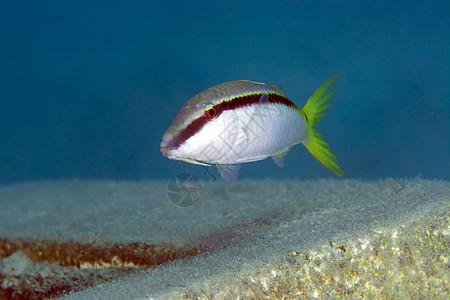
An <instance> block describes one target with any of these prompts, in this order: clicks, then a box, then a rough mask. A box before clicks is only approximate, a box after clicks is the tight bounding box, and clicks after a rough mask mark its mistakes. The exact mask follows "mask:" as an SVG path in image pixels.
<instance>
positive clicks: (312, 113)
mask: <svg viewBox="0 0 450 300" xmlns="http://www.w3.org/2000/svg"><path fill="white" fill-rule="evenodd" d="M336 77H337V74H334V75H333V76H331V78H330V79H328V80H327V81H325V82H324V83H323V84H322V85H321V86H320V87H319V88H318V89H317V90H316V91H315V92H314V94H313V95H312V96H311V97H310V98H309V100H308V102H306V104H305V107H303V112H304V113H305V115H306V120H307V122H308V126H309V134H308V138H307V139H306V141H305V142H304V143H303V144H304V145H305V146H306V148H308V150H309V152H311V154H312V155H313V156H314V157H315V158H316V159H317V160H318V161H319V162H320V163H321V164H322V165H324V166H325V167H326V168H327V169H328V170H330V171H331V172H333V173H334V174H336V175H337V176H343V175H344V171H342V169H341V167H339V165H338V162H337V158H336V156H335V155H334V154H333V153H331V151H330V150H331V147H330V145H329V144H328V143H327V142H325V140H324V139H323V135H322V134H320V133H319V132H317V128H316V126H317V123H319V122H320V121H322V118H323V117H324V116H326V115H327V111H326V110H327V109H328V108H329V107H330V106H331V104H332V101H331V100H330V97H331V96H333V94H334V85H332V83H333V81H334V79H336ZM330 85H331V86H330Z"/></svg>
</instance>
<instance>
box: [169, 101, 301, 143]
mask: <svg viewBox="0 0 450 300" xmlns="http://www.w3.org/2000/svg"><path fill="white" fill-rule="evenodd" d="M262 95H263V94H254V95H248V96H243V97H238V98H234V99H233V100H230V101H224V102H222V103H219V104H217V105H215V106H214V109H215V110H216V117H215V118H217V117H219V116H220V115H221V114H222V113H223V112H224V111H226V110H232V109H235V108H240V107H244V106H249V105H252V104H257V103H258V102H259V100H260V99H261V97H262ZM269 102H270V103H280V104H283V105H286V106H289V107H292V108H297V106H296V105H295V104H294V103H293V102H292V101H291V100H289V99H288V98H287V97H285V96H280V95H276V94H269ZM209 120H210V118H209V117H208V116H207V115H206V111H205V114H203V116H201V117H200V118H197V119H196V120H194V121H192V122H191V124H189V125H188V126H187V127H186V128H185V129H183V130H182V131H181V132H180V134H178V136H177V137H176V138H175V139H174V140H173V145H174V146H175V149H176V148H178V147H179V146H180V145H181V144H183V143H184V142H185V141H186V140H187V139H189V138H190V137H191V136H193V135H194V134H195V133H196V132H197V131H199V130H200V129H201V128H202V127H203V125H205V123H207V122H208V121H209Z"/></svg>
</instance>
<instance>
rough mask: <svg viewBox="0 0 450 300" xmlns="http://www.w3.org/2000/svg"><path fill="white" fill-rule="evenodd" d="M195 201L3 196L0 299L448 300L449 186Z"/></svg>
mask: <svg viewBox="0 0 450 300" xmlns="http://www.w3.org/2000/svg"><path fill="white" fill-rule="evenodd" d="M198 187H199V185H198V184H195V183H194V184H193V185H186V186H184V187H183V189H182V191H181V195H183V193H186V195H195V197H196V198H195V200H196V201H193V202H192V204H193V205H191V206H188V205H185V206H188V207H179V206H175V205H174V204H173V203H171V202H170V201H169V200H168V195H167V189H168V188H169V189H170V188H171V187H170V184H169V185H168V184H167V182H153V181H140V182H130V181H82V180H69V181H67V180H66V181H46V182H31V183H22V184H15V185H9V186H3V187H0V298H15V299H30V298H34V299H42V298H45V297H54V296H62V297H68V298H80V299H85V298H96V299H123V298H141V299H146V298H148V299H150V298H161V299H163V298H237V297H240V298H258V299H259V298H281V297H284V298H313V297H320V298H330V297H342V296H345V297H351V298H357V297H358V298H360V297H363V296H369V297H373V298H398V297H402V298H403V297H408V298H424V297H436V296H445V295H448V294H449V290H448V289H449V284H450V282H449V266H450V262H449V257H450V251H449V250H448V249H449V246H450V183H449V182H444V181H437V180H434V181H433V180H423V179H420V178H416V179H410V180H406V179H402V180H394V179H386V180H380V181H361V180H309V181H299V180H284V181H279V180H262V181H249V180H243V181H239V182H236V183H232V184H230V183H225V182H221V183H213V182H209V181H208V180H204V181H203V182H202V183H201V188H202V189H201V190H198ZM169 197H170V195H169ZM171 199H172V200H173V197H172V198H171ZM197 200H200V201H197Z"/></svg>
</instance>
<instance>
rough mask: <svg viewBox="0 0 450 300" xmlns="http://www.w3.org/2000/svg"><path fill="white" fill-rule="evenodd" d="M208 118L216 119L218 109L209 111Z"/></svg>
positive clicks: (207, 112) (212, 108)
mask: <svg viewBox="0 0 450 300" xmlns="http://www.w3.org/2000/svg"><path fill="white" fill-rule="evenodd" d="M205 114H206V117H208V119H213V118H215V117H216V115H217V112H216V109H215V108H214V107H211V108H210V109H208V110H207V111H206V112H205Z"/></svg>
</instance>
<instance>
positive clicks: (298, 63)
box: [0, 0, 450, 183]
mask: <svg viewBox="0 0 450 300" xmlns="http://www.w3.org/2000/svg"><path fill="white" fill-rule="evenodd" d="M161 2H162V1H161ZM449 16H450V2H449V1H446V0H443V1H370V2H369V1H344V2H340V1H245V2H244V1H167V2H165V3H160V2H154V3H152V2H150V1H135V2H129V1H123V2H121V1H105V2H103V1H102V2H100V1H98V2H97V1H45V2H39V1H7V2H5V3H3V4H2V9H1V10H0V38H1V47H0V66H1V67H0V91H1V97H0V101H1V108H2V109H1V110H0V128H1V130H0V183H8V182H15V181H24V180H35V179H47V178H73V177H80V178H112V179H142V178H154V179H167V178H170V177H171V176H172V175H174V174H176V173H178V172H197V173H198V172H200V173H201V172H203V171H204V170H202V169H200V168H199V167H196V166H193V165H189V164H186V163H181V162H175V161H170V160H168V159H167V158H165V157H163V156H162V155H161V154H160V152H159V150H158V143H159V140H160V138H161V136H162V134H163V133H164V131H165V129H166V128H167V127H168V126H169V124H170V122H171V120H172V118H173V116H174V114H175V112H176V110H177V109H178V108H179V107H180V106H181V105H182V104H183V103H184V102H185V101H187V100H188V99H189V98H190V97H191V96H193V95H194V94H196V93H198V92H200V91H202V90H203V89H205V88H208V87H210V86H212V85H215V84H218V83H221V82H224V81H228V80H235V79H249V80H255V81H260V82H267V83H277V84H280V85H281V87H282V90H283V91H284V92H285V94H286V95H287V96H288V97H289V98H290V99H291V100H293V101H294V102H295V103H296V104H297V105H299V106H300V107H302V106H303V104H304V103H305V102H306V100H307V98H308V97H309V96H310V94H311V93H312V92H313V91H314V90H315V89H316V88H317V87H318V86H319V85H320V84H321V83H322V82H323V81H324V80H326V79H327V78H328V77H329V76H331V75H332V74H333V73H334V72H338V73H339V77H338V79H337V82H336V83H337V89H336V94H335V101H334V106H333V107H332V108H331V110H330V114H329V116H327V118H326V119H325V121H324V122H323V123H322V124H321V125H320V131H321V132H322V133H323V134H324V135H325V138H326V140H327V141H328V142H329V143H330V144H331V146H332V148H333V150H334V152H335V154H336V155H337V156H338V159H339V161H340V163H341V166H342V168H343V169H344V171H345V172H346V176H348V177H350V178H352V177H358V178H365V179H376V178H380V177H414V176H417V175H419V174H420V175H421V176H422V177H425V178H440V179H446V180H450V172H449V166H450V154H449V152H450V129H449V128H450V92H449V87H450V18H449ZM328 176H330V177H331V176H333V174H331V173H330V172H328V171H327V170H326V169H325V168H323V167H322V166H321V165H320V164H319V163H317V162H316V161H315V159H314V158H313V157H312V156H311V155H310V154H309V153H308V152H307V150H306V149H305V148H304V147H303V146H301V145H299V146H296V147H295V148H294V149H293V150H292V151H291V152H290V153H289V155H288V156H287V158H286V166H285V167H284V168H279V167H278V166H276V165H275V164H274V163H273V161H272V160H266V161H263V162H257V163H249V164H246V165H244V166H243V167H242V168H241V173H240V178H248V177H250V178H264V177H273V178H286V177H289V178H291V177H298V178H316V177H328Z"/></svg>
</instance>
